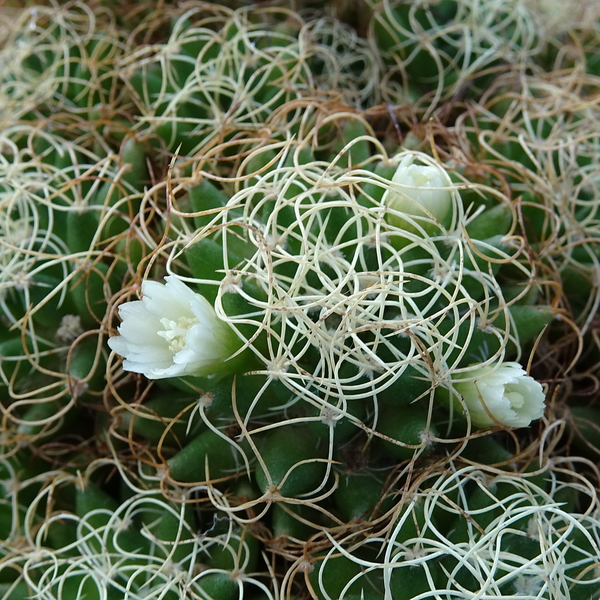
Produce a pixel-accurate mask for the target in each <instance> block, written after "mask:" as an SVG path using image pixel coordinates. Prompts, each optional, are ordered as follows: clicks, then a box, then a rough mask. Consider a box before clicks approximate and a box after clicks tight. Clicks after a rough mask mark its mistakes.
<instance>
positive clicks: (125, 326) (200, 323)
mask: <svg viewBox="0 0 600 600" xmlns="http://www.w3.org/2000/svg"><path fill="white" fill-rule="evenodd" d="M119 316H120V317H121V319H122V323H121V325H119V327H117V331H118V332H119V334H120V335H117V336H114V337H111V338H110V339H109V340H108V345H109V346H110V348H111V349H112V350H114V351H115V352H116V353H117V354H119V355H120V356H122V357H124V359H125V360H124V361H123V368H124V369H125V370H126V371H132V372H134V373H143V374H144V375H145V376H146V377H148V379H164V378H165V377H180V376H182V375H199V376H207V375H212V374H214V373H218V372H222V371H224V370H227V368H228V365H227V363H225V361H226V360H227V359H228V358H229V357H230V356H231V355H232V354H233V353H234V352H235V351H236V350H237V349H238V348H239V342H238V340H237V338H236V336H235V334H234V332H233V330H232V329H230V327H229V326H228V325H227V324H226V323H224V322H223V321H221V320H220V319H219V318H218V317H217V315H216V313H215V310H214V308H213V307H212V305H211V304H210V303H209V302H208V300H206V298H204V297H203V296H201V295H200V294H197V293H196V292H194V291H192V290H191V289H190V288H189V287H188V286H187V285H186V284H185V283H183V282H182V281H180V280H179V279H178V278H177V277H175V276H174V275H168V276H167V277H165V284H162V283H159V282H156V281H144V282H143V283H142V299H141V300H134V301H132V302H126V303H125V304H122V305H121V306H120V307H119Z"/></svg>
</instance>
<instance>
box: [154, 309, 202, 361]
mask: <svg viewBox="0 0 600 600" xmlns="http://www.w3.org/2000/svg"><path fill="white" fill-rule="evenodd" d="M197 322H198V319H196V318H195V317H179V319H177V321H173V320H172V319H167V318H166V317H163V318H162V319H161V320H160V323H161V325H162V326H163V327H164V330H163V331H158V332H157V333H158V335H160V337H161V338H164V339H165V340H167V342H169V350H170V351H171V352H172V353H173V354H177V353H178V352H181V350H183V349H184V348H185V347H186V343H185V336H186V335H187V332H188V331H189V330H190V327H192V325H195V324H196V323H197Z"/></svg>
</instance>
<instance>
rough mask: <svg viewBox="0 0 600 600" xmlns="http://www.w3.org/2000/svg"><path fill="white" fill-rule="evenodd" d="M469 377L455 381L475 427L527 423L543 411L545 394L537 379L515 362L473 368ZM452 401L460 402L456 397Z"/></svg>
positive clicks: (456, 388)
mask: <svg viewBox="0 0 600 600" xmlns="http://www.w3.org/2000/svg"><path fill="white" fill-rule="evenodd" d="M471 375H472V379H470V380H469V381H464V382H461V383H455V384H454V389H455V391H456V392H457V393H458V394H459V395H460V397H461V398H462V399H463V401H464V404H465V405H466V408H467V410H468V411H469V414H470V416H471V421H472V423H473V424H474V425H475V426H477V427H492V426H494V425H499V424H500V425H505V426H507V427H527V426H528V425H529V424H530V423H531V421H534V420H536V419H539V418H541V417H542V415H543V414H544V408H545V404H544V401H545V394H544V390H543V388H542V386H541V384H540V383H539V382H537V381H536V380H535V379H533V377H530V376H529V375H527V373H526V372H525V370H524V369H523V367H521V365H520V364H519V363H516V362H504V363H500V364H499V365H489V366H485V367H481V368H480V369H476V370H475V371H473V372H472V373H471ZM455 405H456V406H457V407H459V406H460V407H462V406H463V405H462V404H461V403H460V402H459V401H458V399H456V398H455Z"/></svg>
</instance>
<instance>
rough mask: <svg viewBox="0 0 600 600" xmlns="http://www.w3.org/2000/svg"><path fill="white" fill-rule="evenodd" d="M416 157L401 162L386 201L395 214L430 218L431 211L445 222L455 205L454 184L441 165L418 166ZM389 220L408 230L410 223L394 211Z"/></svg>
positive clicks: (408, 156)
mask: <svg viewBox="0 0 600 600" xmlns="http://www.w3.org/2000/svg"><path fill="white" fill-rule="evenodd" d="M414 158H415V155H414V154H407V155H406V156H405V157H404V158H403V159H402V160H401V161H400V164H399V165H398V168H397V169H396V172H395V173H394V176H393V177H392V186H391V189H389V190H387V191H386V192H385V194H384V195H383V200H382V201H383V203H384V204H386V205H387V206H389V207H390V208H391V209H393V210H394V211H397V212H401V213H404V214H407V215H412V216H416V217H424V216H427V213H426V212H425V211H427V212H428V213H430V214H431V215H432V216H433V217H434V218H436V219H437V220H438V221H442V220H443V219H444V217H445V216H446V215H447V214H448V212H449V210H450V207H451V206H452V193H451V191H450V190H451V188H452V181H451V180H450V178H449V177H448V174H447V173H446V171H444V169H442V167H441V166H437V165H415V164H413V161H414ZM422 209H425V210H422ZM388 219H389V222H390V223H391V224H393V225H396V226H397V227H402V228H404V229H406V228H407V221H406V220H405V219H403V218H402V217H400V216H398V215H395V214H393V213H391V212H390V213H388ZM408 228H410V227H408Z"/></svg>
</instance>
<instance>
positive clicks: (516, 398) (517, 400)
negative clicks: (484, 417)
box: [504, 385, 525, 409]
mask: <svg viewBox="0 0 600 600" xmlns="http://www.w3.org/2000/svg"><path fill="white" fill-rule="evenodd" d="M504 395H505V396H506V397H507V398H508V401H509V402H510V405H511V406H512V408H516V409H519V408H523V405H524V404H525V398H524V397H523V394H520V393H519V392H517V391H515V390H514V389H512V388H511V387H510V386H508V385H507V386H506V391H505V392H504Z"/></svg>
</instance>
